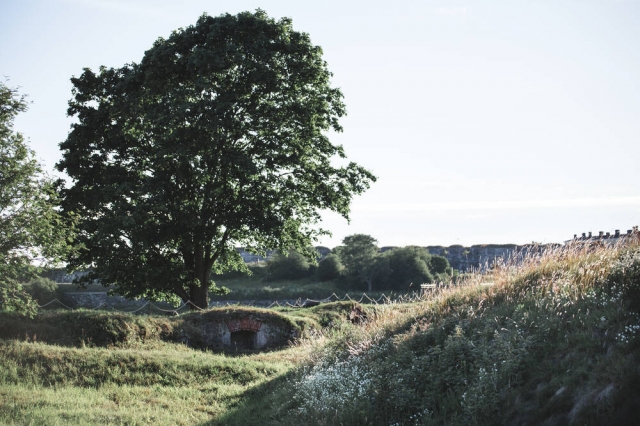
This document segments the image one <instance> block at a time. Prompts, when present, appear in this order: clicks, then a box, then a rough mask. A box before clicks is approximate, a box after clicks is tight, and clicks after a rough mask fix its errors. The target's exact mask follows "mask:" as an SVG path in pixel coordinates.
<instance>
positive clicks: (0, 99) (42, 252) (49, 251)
mask: <svg viewBox="0 0 640 426" xmlns="http://www.w3.org/2000/svg"><path fill="white" fill-rule="evenodd" d="M26 108H27V103H26V101H25V98H24V96H20V95H19V94H18V92H17V91H16V90H15V89H12V88H10V87H8V86H6V85H5V84H3V83H0V308H1V309H5V310H11V311H18V312H21V313H29V314H32V313H33V312H34V308H35V305H34V303H33V302H32V301H31V299H30V298H29V297H28V295H27V294H26V293H25V292H24V291H23V289H22V288H21V286H20V285H19V284H18V282H17V280H18V279H19V278H21V279H28V278H33V277H35V276H36V273H37V272H38V271H39V268H40V267H41V266H43V265H44V264H45V263H46V262H50V261H51V262H55V261H56V260H59V258H60V257H61V256H62V255H63V254H64V253H65V250H66V249H67V248H68V245H69V237H70V232H69V230H70V228H69V227H68V226H67V223H66V222H65V221H64V220H63V219H62V217H61V216H60V214H59V213H58V211H57V210H56V205H57V201H58V200H57V196H56V191H55V184H54V182H53V180H52V179H50V178H48V177H47V176H46V175H45V174H44V172H43V170H42V167H41V166H40V164H39V163H38V161H37V160H36V159H35V154H34V152H33V151H32V150H31V149H29V147H28V146H27V143H26V141H25V139H24V136H23V135H22V134H21V133H19V132H15V131H14V130H13V122H14V119H15V117H16V115H18V114H19V113H20V112H23V111H25V110H26Z"/></svg>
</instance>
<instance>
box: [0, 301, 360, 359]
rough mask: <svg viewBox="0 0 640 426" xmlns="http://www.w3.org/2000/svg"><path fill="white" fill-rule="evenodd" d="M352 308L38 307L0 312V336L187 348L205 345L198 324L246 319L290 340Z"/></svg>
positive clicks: (58, 342) (345, 304) (343, 315)
mask: <svg viewBox="0 0 640 426" xmlns="http://www.w3.org/2000/svg"><path fill="white" fill-rule="evenodd" d="M355 306H358V304H357V303H355V302H352V301H348V302H333V303H325V304H321V305H318V306H314V307H311V308H304V309H303V308H278V309H260V308H252V307H242V306H228V307H223V308H213V309H209V310H206V311H202V312H191V313H186V314H183V315H180V316H176V317H166V316H151V315H135V314H126V313H118V312H108V311H90V310H76V311H67V310H58V311H43V312H41V313H40V314H38V315H37V316H36V317H34V318H26V317H24V316H21V315H17V314H13V313H0V339H4V340H20V341H28V342H42V343H48V344H55V345H60V346H73V347H120V348H131V347H134V348H137V347H140V346H151V347H153V346H154V345H157V344H160V343H163V342H167V343H180V342H184V341H189V342H190V346H192V347H195V348H198V349H206V345H205V344H203V343H201V342H202V336H200V333H201V326H202V325H203V324H205V323H223V322H228V321H232V320H236V319H239V318H244V317H251V318H255V319H257V320H259V321H261V322H265V323H269V324H273V325H276V326H278V327H280V328H282V329H283V330H285V332H286V333H288V334H290V336H291V339H289V340H292V341H293V340H295V338H298V337H301V336H304V335H305V334H307V333H309V332H313V331H318V330H320V329H321V328H323V327H327V326H330V325H332V324H334V323H339V322H341V321H345V320H346V318H347V315H348V314H349V312H350V311H351V310H352V309H353V307H355ZM285 343H286V341H285Z"/></svg>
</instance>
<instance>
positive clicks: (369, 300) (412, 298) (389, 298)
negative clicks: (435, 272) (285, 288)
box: [38, 291, 431, 315]
mask: <svg viewBox="0 0 640 426" xmlns="http://www.w3.org/2000/svg"><path fill="white" fill-rule="evenodd" d="M430 294H431V292H425V291H421V292H413V293H409V294H394V293H390V294H388V295H387V294H384V293H383V294H382V295H380V296H378V297H371V296H369V295H368V294H366V293H362V294H361V295H360V297H352V296H350V295H349V294H348V293H346V294H345V295H344V296H342V297H340V296H338V295H337V294H336V293H332V294H331V296H329V297H326V298H324V299H308V298H305V299H302V298H298V299H297V300H296V301H295V302H293V303H292V302H291V301H281V300H274V301H273V302H271V303H268V304H265V303H264V302H262V303H260V304H259V305H260V306H264V307H266V308H267V309H270V308H275V307H286V308H307V307H311V306H316V305H319V304H322V303H330V302H339V301H351V302H356V303H364V304H375V305H378V304H392V303H410V302H417V301H422V300H424V299H425V297H428V296H429V295H430ZM257 305H258V304H257V303H256V301H250V300H248V301H235V302H225V303H221V302H219V301H212V302H210V304H209V308H214V307H238V306H257ZM38 308H39V309H40V310H45V309H67V310H76V309H84V310H92V311H98V310H100V311H114V312H121V313H128V314H135V313H147V314H152V313H162V314H168V315H179V314H180V313H181V311H185V310H188V311H193V310H196V311H204V310H205V309H202V308H200V307H199V306H197V305H196V304H195V303H193V302H192V301H191V300H187V301H186V302H184V303H183V304H182V305H180V306H179V307H176V308H168V309H167V308H165V307H163V306H159V305H158V304H156V303H153V302H151V301H145V303H144V304H143V305H142V306H140V307H137V308H135V309H118V308H116V307H114V306H111V305H108V304H107V303H106V302H102V303H99V304H98V305H96V306H94V307H87V306H81V307H71V306H69V305H67V304H65V303H63V302H62V301H60V300H59V299H53V300H51V301H50V302H47V303H45V304H42V305H38Z"/></svg>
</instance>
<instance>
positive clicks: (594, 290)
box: [219, 245, 640, 425]
mask: <svg viewBox="0 0 640 426" xmlns="http://www.w3.org/2000/svg"><path fill="white" fill-rule="evenodd" d="M476 279H477V280H487V281H491V282H493V283H494V285H492V286H482V285H472V284H473V283H470V284H471V285H469V286H468V287H466V288H462V289H455V290H450V291H445V292H443V293H441V294H440V295H439V296H437V297H435V298H434V299H432V300H429V301H426V302H423V303H415V304H411V305H410V304H405V305H395V306H394V305H389V306H383V307H380V308H378V309H377V318H376V319H375V320H374V321H372V322H371V323H369V324H368V325H367V326H365V327H343V328H341V329H338V330H336V331H335V332H334V334H333V335H332V336H328V337H326V338H325V339H324V341H315V342H313V343H310V346H312V347H313V349H314V350H312V351H311V352H312V353H315V354H317V355H316V356H313V357H312V358H311V359H310V360H309V361H308V362H307V364H306V365H305V366H303V367H300V368H299V369H298V370H297V371H296V372H295V374H293V375H292V377H291V378H290V380H289V381H288V382H287V384H286V386H283V387H282V388H280V389H276V390H274V391H273V393H272V394H271V395H270V401H269V402H265V401H264V400H263V399H261V395H256V396H255V398H251V397H249V398H247V399H246V400H245V403H244V404H241V405H239V406H238V407H235V408H234V409H232V410H231V411H229V412H227V413H225V414H224V415H223V417H222V418H220V419H219V423H220V424H251V423H252V422H254V421H257V420H258V417H257V416H255V415H254V414H253V413H255V412H256V410H255V409H256V407H267V412H266V413H263V414H261V415H260V417H263V416H266V417H268V418H270V419H271V421H272V423H273V424H321V425H325V424H335V425H338V424H349V425H359V424H362V425H365V424H380V425H382V424H384V425H389V424H398V425H413V424H434V425H435V424H438V425H441V424H452V425H455V424H460V425H462V424H478V425H492V424H495V425H502V424H513V425H527V424H530V425H538V424H547V425H564V424H580V425H582V424H595V425H601V424H611V425H624V424H636V421H637V416H638V414H640V413H639V408H640V371H639V367H638V365H639V361H640V336H639V335H640V318H639V316H638V311H639V308H640V249H639V248H638V246H637V245H636V246H633V247H629V248H626V249H622V250H620V249H603V248H600V249H592V250H589V251H583V250H578V249H576V248H573V249H569V250H556V251H554V252H547V253H545V254H543V255H541V256H538V257H535V258H529V259H528V260H527V262H526V263H525V264H523V265H519V266H509V265H503V267H502V268H500V269H498V270H496V271H494V272H493V275H492V276H489V277H487V276H485V277H476ZM265 386H268V385H265ZM250 395H251V394H250ZM252 415H253V416H254V417H252Z"/></svg>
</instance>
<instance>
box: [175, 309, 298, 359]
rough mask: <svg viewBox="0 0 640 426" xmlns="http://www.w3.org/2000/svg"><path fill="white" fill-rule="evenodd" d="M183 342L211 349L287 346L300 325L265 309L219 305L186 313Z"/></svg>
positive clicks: (238, 349) (259, 348) (260, 348)
mask: <svg viewBox="0 0 640 426" xmlns="http://www.w3.org/2000/svg"><path fill="white" fill-rule="evenodd" d="M183 321H184V322H185V324H183V326H182V327H181V328H182V330H183V336H182V339H181V340H182V341H183V342H184V343H185V344H187V345H188V346H192V347H199V348H202V349H210V350H214V351H247V350H265V349H271V348H277V347H282V346H285V345H287V344H288V343H289V342H290V341H292V340H293V339H295V338H297V337H299V336H300V333H301V330H300V328H299V327H298V326H297V325H296V324H294V323H292V322H291V320H289V319H288V318H287V317H285V316H284V315H281V314H279V313H277V312H274V311H269V310H266V309H248V308H241V307H237V308H220V309H212V310H210V311H207V312H204V313H194V314H188V315H185V316H184V317H183Z"/></svg>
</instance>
